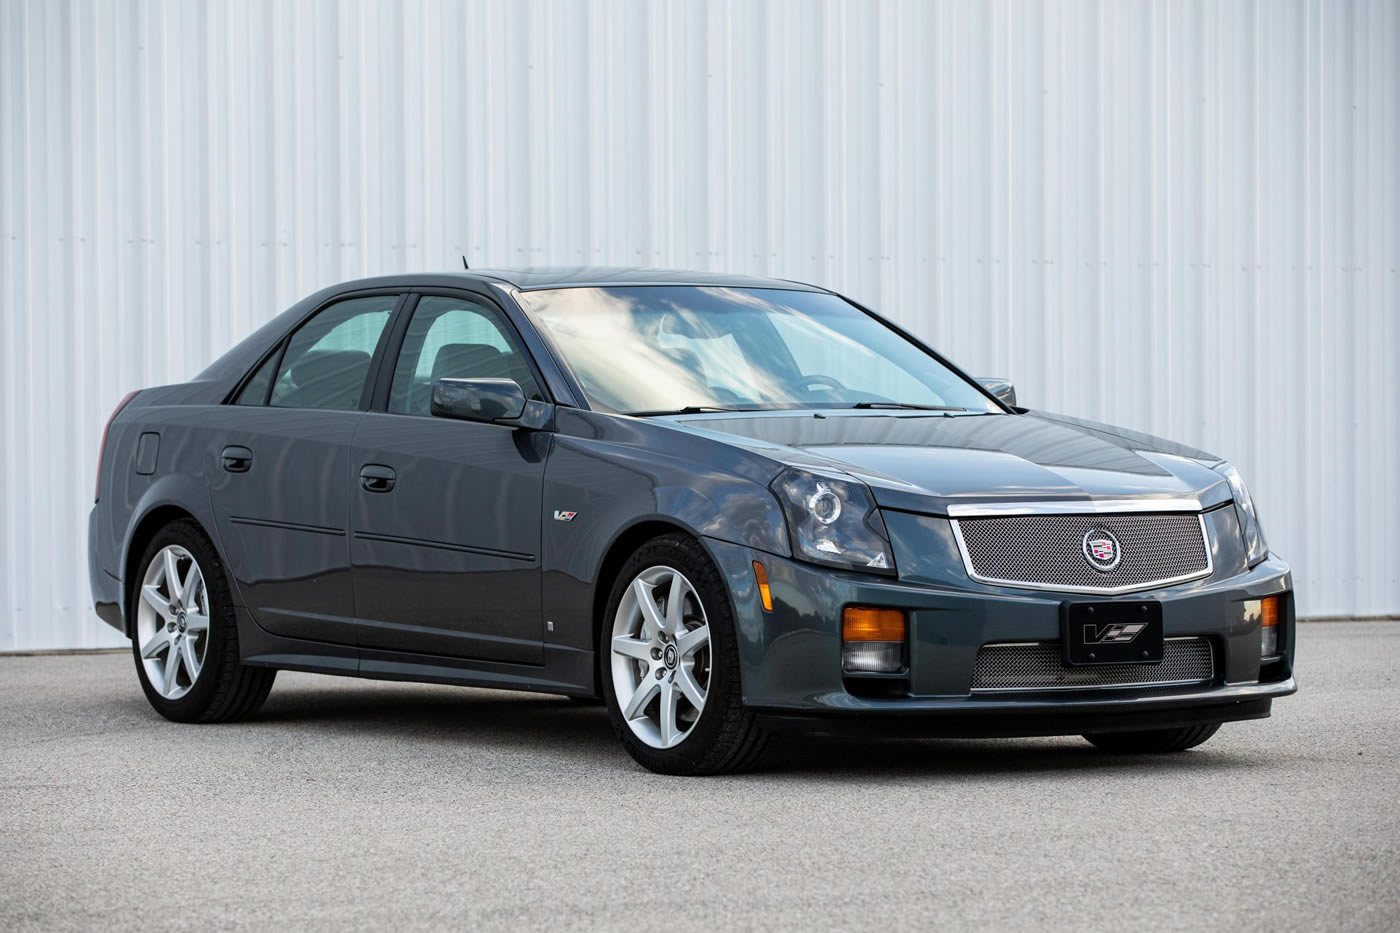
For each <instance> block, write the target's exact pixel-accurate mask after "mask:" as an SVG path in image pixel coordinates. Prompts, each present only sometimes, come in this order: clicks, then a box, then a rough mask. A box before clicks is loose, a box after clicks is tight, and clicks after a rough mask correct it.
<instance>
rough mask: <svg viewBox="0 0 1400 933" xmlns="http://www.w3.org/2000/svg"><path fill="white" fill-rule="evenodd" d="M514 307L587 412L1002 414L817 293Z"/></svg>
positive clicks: (540, 299) (591, 292)
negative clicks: (910, 409)
mask: <svg viewBox="0 0 1400 933" xmlns="http://www.w3.org/2000/svg"><path fill="white" fill-rule="evenodd" d="M520 299H521V301H522V303H523V304H524V305H525V307H526V309H527V310H528V312H529V313H530V315H531V317H532V319H533V320H534V321H535V322H536V323H537V324H538V326H539V327H540V329H541V330H542V331H544V332H545V333H546V334H548V335H549V337H550V338H551V340H552V341H553V342H554V344H555V345H556V346H557V347H558V349H559V352H560V353H562V354H563V356H564V359H565V361H566V362H567V363H568V364H569V367H570V368H571V369H572V370H573V372H574V375H575V376H577V377H578V380H579V383H580V385H581V387H582V388H583V391H584V394H585V395H586V396H587V398H588V402H589V404H590V405H591V406H592V407H594V408H597V409H602V410H605V411H614V412H622V413H625V414H643V413H648V412H653V413H654V412H667V411H677V410H680V409H684V408H692V407H694V408H730V409H745V410H748V409H754V410H757V409H769V408H850V407H854V406H870V407H879V406H882V405H895V406H898V405H909V406H917V407H934V408H952V409H957V410H960V411H967V412H970V413H978V414H987V413H994V412H1000V411H1001V409H1000V408H999V407H998V406H997V405H996V403H995V402H993V401H992V400H991V399H989V398H988V397H987V396H986V395H985V394H984V393H983V392H982V391H981V390H980V389H978V388H976V387H975V386H973V385H971V384H970V383H968V382H967V380H965V379H963V378H962V377H961V376H959V375H958V374H956V373H955V372H953V371H952V370H950V369H949V368H948V367H947V366H945V365H944V364H943V363H942V362H940V361H939V360H938V359H937V358H936V357H933V356H931V355H929V353H928V352H927V351H925V350H924V349H922V348H921V347H919V346H918V345H917V344H914V343H911V342H910V341H909V340H907V339H906V338H904V337H902V336H901V335H900V334H899V333H898V332H896V331H894V330H891V329H890V328H889V327H887V326H885V325H884V324H883V323H881V322H880V321H879V320H877V319H875V318H873V317H871V316H870V315H868V314H866V313H864V312H863V311H861V310H860V309H859V308H856V307H853V306H852V305H851V304H849V303H848V302H846V301H844V300H843V299H841V298H839V297H837V296H835V295H830V294H826V293H823V292H805V291H794V290H787V289H771V288H729V287H702V286H630V287H618V288H596V287H586V288H556V289H542V290H539V291H527V292H523V293H522V294H521V296H520Z"/></svg>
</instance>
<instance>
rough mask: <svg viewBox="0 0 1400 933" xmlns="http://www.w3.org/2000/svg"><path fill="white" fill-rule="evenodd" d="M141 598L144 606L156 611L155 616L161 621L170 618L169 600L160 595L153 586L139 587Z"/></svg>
mask: <svg viewBox="0 0 1400 933" xmlns="http://www.w3.org/2000/svg"><path fill="white" fill-rule="evenodd" d="M141 598H142V599H144V600H145V601H146V604H147V605H148V606H150V607H151V608H152V609H154V610H155V611H156V616H157V617H158V618H161V619H168V618H170V600H168V599H166V598H165V597H164V596H162V595H160V590H159V589H157V588H156V587H155V586H153V585H148V586H143V587H141Z"/></svg>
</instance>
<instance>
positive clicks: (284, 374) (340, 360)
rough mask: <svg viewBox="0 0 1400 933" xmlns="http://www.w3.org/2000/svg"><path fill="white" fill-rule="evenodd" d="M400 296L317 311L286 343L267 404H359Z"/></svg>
mask: <svg viewBox="0 0 1400 933" xmlns="http://www.w3.org/2000/svg"><path fill="white" fill-rule="evenodd" d="M397 300H398V296H396V295H376V296H374V297H371V298H349V299H347V300H345V301H339V302H336V303H335V304H333V305H329V306H327V307H326V308H324V309H322V310H321V311H319V312H317V314H316V316H315V317H313V318H312V319H311V320H309V321H307V322H306V323H305V324H303V325H302V326H301V327H300V328H298V329H297V331H296V333H294V334H292V339H291V340H290V341H289V342H288V343H287V352H286V353H284V354H282V365H281V366H280V367H278V370H277V379H276V381H275V382H274V383H273V385H272V396H271V398H270V399H269V400H268V404H270V405H272V406H274V407H277V408H319V409H327V410H335V411H353V410H355V409H357V408H359V407H360V394H361V393H362V392H363V391H364V387H365V377H366V376H368V375H369V364H370V360H372V359H373V358H374V348H375V347H376V346H377V345H378V344H379V338H380V336H381V335H382V334H383V333H384V326H385V325H386V324H388V323H389V315H390V313H391V312H392V311H393V310H394V303H395V302H396V301H397ZM259 375H260V374H259ZM257 378H258V377H257V376H256V375H255V376H254V377H253V381H255V382H256V381H257ZM241 401H242V399H240V402H241Z"/></svg>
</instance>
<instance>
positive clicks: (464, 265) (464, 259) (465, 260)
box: [462, 254, 471, 271]
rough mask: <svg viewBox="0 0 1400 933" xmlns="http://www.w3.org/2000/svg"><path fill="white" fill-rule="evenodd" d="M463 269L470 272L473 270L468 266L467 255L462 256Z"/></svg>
mask: <svg viewBox="0 0 1400 933" xmlns="http://www.w3.org/2000/svg"><path fill="white" fill-rule="evenodd" d="M462 268H463V269H466V270H468V271H470V270H471V266H469V265H467V257H466V254H463V255H462Z"/></svg>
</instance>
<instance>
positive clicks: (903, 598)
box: [89, 268, 1295, 774]
mask: <svg viewBox="0 0 1400 933" xmlns="http://www.w3.org/2000/svg"><path fill="white" fill-rule="evenodd" d="M89 538H90V562H89V563H90V568H89V569H90V577H91V581H92V589H93V593H94V598H95V601H96V607H97V611H98V613H99V615H101V617H102V618H103V619H105V620H106V621H107V622H108V623H110V624H111V625H113V626H115V627H116V628H117V629H119V630H120V631H122V632H123V633H125V634H126V635H127V636H128V637H129V638H131V640H132V653H133V656H134V658H135V667H136V674H137V677H138V678H139V680H140V683H141V687H142V689H143V690H144V692H145V694H146V696H147V698H148V699H149V700H150V703H151V705H152V706H153V707H154V708H155V709H156V710H157V711H158V712H159V713H160V714H161V715H163V716H165V717H167V718H169V719H172V720H176V721H180V722H217V721H226V720H231V719H238V718H243V717H247V716H250V715H252V714H253V713H254V712H256V710H257V709H258V708H259V706H260V705H261V704H262V702H263V700H264V699H265V698H266V696H267V694H268V691H269V690H270V689H271V687H272V683H273V678H274V677H275V675H276V672H277V671H278V670H302V671H315V672H319V673H325V674H341V675H351V676H359V677H370V678H379V679H397V680H415V681H429V682H438V683H452V684H470V685H475V686H485V687H498V688H504V689H517V690H533V691H543V692H552V693H559V694H564V695H567V696H571V697H574V698H576V699H578V700H579V701H580V702H596V701H597V700H598V699H601V700H602V701H604V702H605V703H606V704H607V708H608V711H609V714H610V715H611V717H612V722H613V725H614V728H615V730H616V732H617V735H618V737H619V738H620V739H621V741H622V743H623V745H624V746H625V747H626V748H627V750H628V751H629V752H630V753H631V754H632V755H633V757H635V758H636V760H637V761H638V762H640V763H641V764H643V765H644V766H646V767H648V768H651V769H653V770H655V771H660V772H665V773H673V774H712V773H720V772H727V771H734V770H738V769H742V768H746V767H750V766H752V765H753V763H754V762H755V761H757V760H758V758H759V756H760V755H761V753H762V751H763V749H764V746H765V744H766V742H767V740H768V738H769V737H770V736H771V735H773V734H774V733H776V732H780V731H793V732H803V733H814V734H822V733H835V732H855V733H857V734H860V735H877V734H912V735H930V736H945V735H970V736H1006V735H1062V734H1082V735H1084V736H1085V738H1087V739H1088V740H1089V741H1090V742H1092V743H1093V744H1094V745H1096V746H1098V747H1099V748H1102V749H1105V750H1108V751H1114V752H1121V751H1127V752H1170V751H1179V750H1182V749H1186V748H1190V747H1192V746H1194V745H1198V744H1200V743H1201V742H1204V741H1205V740H1206V739H1208V738H1209V737H1210V736H1211V735H1212V734H1214V733H1215V731H1216V730H1217V729H1218V728H1219V726H1220V724H1221V723H1223V722H1228V721H1235V720H1246V719H1258V718H1262V717H1266V716H1268V715H1269V714H1270V708H1271V704H1272V702H1273V700H1274V698H1276V697H1281V696H1286V695H1288V694H1290V693H1292V692H1294V690H1295V684H1294V680H1293V632H1294V610H1293V596H1292V579H1291V576H1290V574H1289V570H1288V567H1287V566H1286V565H1285V564H1284V563H1283V562H1282V561H1281V560H1280V559H1279V558H1277V557H1276V556H1274V555H1273V554H1271V553H1270V552H1269V550H1268V548H1267V546H1266V544H1265V541H1264V536H1263V533H1262V531H1261V530H1260V525H1259V519H1258V516H1257V515H1256V513H1255V507H1254V504H1253V501H1252V500H1251V498H1250V495H1249V492H1248V490H1247V489H1246V487H1245V484H1244V481H1243V479H1241V477H1240V474H1239V473H1238V472H1237V471H1236V470H1235V469H1234V468H1233V467H1232V466H1231V465H1230V464H1229V463H1227V462H1225V461H1223V460H1221V459H1220V458H1219V457H1215V456H1212V455H1210V454H1207V453H1204V452H1202V451H1199V450H1194V449H1192V448H1189V447H1185V446H1182V445H1180V444H1175V443H1171V442H1169V441H1165V440H1162V439H1160V438H1155V437H1150V436H1147V435H1144V434H1140V433H1137V432H1133V431H1128V430H1124V429H1121V428H1115V427H1111V426H1108V425H1103V424H1097V423H1093V422H1089V421H1084V420H1081V419H1077V418H1072V417H1068V416H1064V415H1057V414H1049V413H1045V412H1039V411H1030V410H1027V409H1025V408H1021V407H1018V406H1017V404H1016V398H1015V392H1014V390H1013V389H1012V387H1011V385H1010V384H1009V383H1007V382H1006V381H1005V380H996V379H983V380H977V379H973V378H971V377H969V376H967V375H965V374H964V373H963V372H961V371H960V370H959V369H958V368H957V367H955V366H954V365H953V364H951V363H950V362H948V361H947V360H945V359H944V358H942V357H941V356H939V355H938V354H937V353H936V352H934V351H933V350H932V349H930V348H929V347H927V346H925V345H923V344H922V343H920V342H919V341H918V340H917V339H915V338H914V337H913V336H911V335H910V334H908V333H905V332H904V331H902V330H901V329H899V328H898V327H896V326H895V325H893V324H892V323H890V322H889V321H887V320H885V319H883V318H881V317H880V316H878V315H877V314H875V313H874V312H872V311H870V310H869V309H866V308H864V307H861V306H860V305H858V304H857V303H855V302H853V301H851V300H849V299H847V298H843V297H842V296H840V295H837V294H834V293H832V292H830V291H828V290H825V289H822V288H816V287H813V286H809V285H801V284H797V283H793V282H787V281H776V280H768V279H755V278H747V277H741V276H726V275H715V274H709V273H689V272H661V271H656V270H625V269H598V268H583V269H515V270H512V269H499V270H485V271H469V272H464V273H456V274H428V275H408V276H394V277H387V278H377V279H366V280H362V281H357V282H349V283H346V284H343V285H338V286H335V287H333V288H329V289H326V290H324V291H321V292H318V293H317V294H315V295H312V296H311V297H309V298H307V299H305V300H304V301H302V302H300V303H299V304H297V305H296V306H294V307H292V308H291V309H289V310H288V311H286V312H284V313H283V314H282V315H280V316H278V317H277V318H276V319H274V320H273V321H272V322H271V323H269V324H267V325H266V326H265V327H263V328H261V329H260V330H258V331H257V332H256V333H254V334H253V335H252V336H250V337H248V338H247V339H246V340H244V341H243V342H242V343H240V344H239V345H238V346H237V347H235V348H234V349H233V350H231V351H229V352H228V353H227V354H225V355H224V356H223V357H221V358H220V359H218V360H217V361H215V362H214V363H213V365H211V366H210V367H209V368H208V369H206V370H205V371H204V372H202V373H200V374H199V375H198V376H197V377H195V378H194V379H193V380H191V381H190V382H187V383H183V384H179V385H170V386H163V387H160V388H152V389H146V390H143V391H141V392H137V393H133V394H132V395H129V396H128V397H127V398H126V399H124V400H123V402H122V403H121V405H120V406H118V408H117V410H116V411H115V412H114V413H113V415H112V418H111V420H110V421H109V423H108V425H107V429H106V432H105V434H104V437H103V450H102V454H101V457H100V466H99V472H98V488H97V504H96V506H95V508H94V509H93V510H92V515H91V520H90V528H89Z"/></svg>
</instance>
